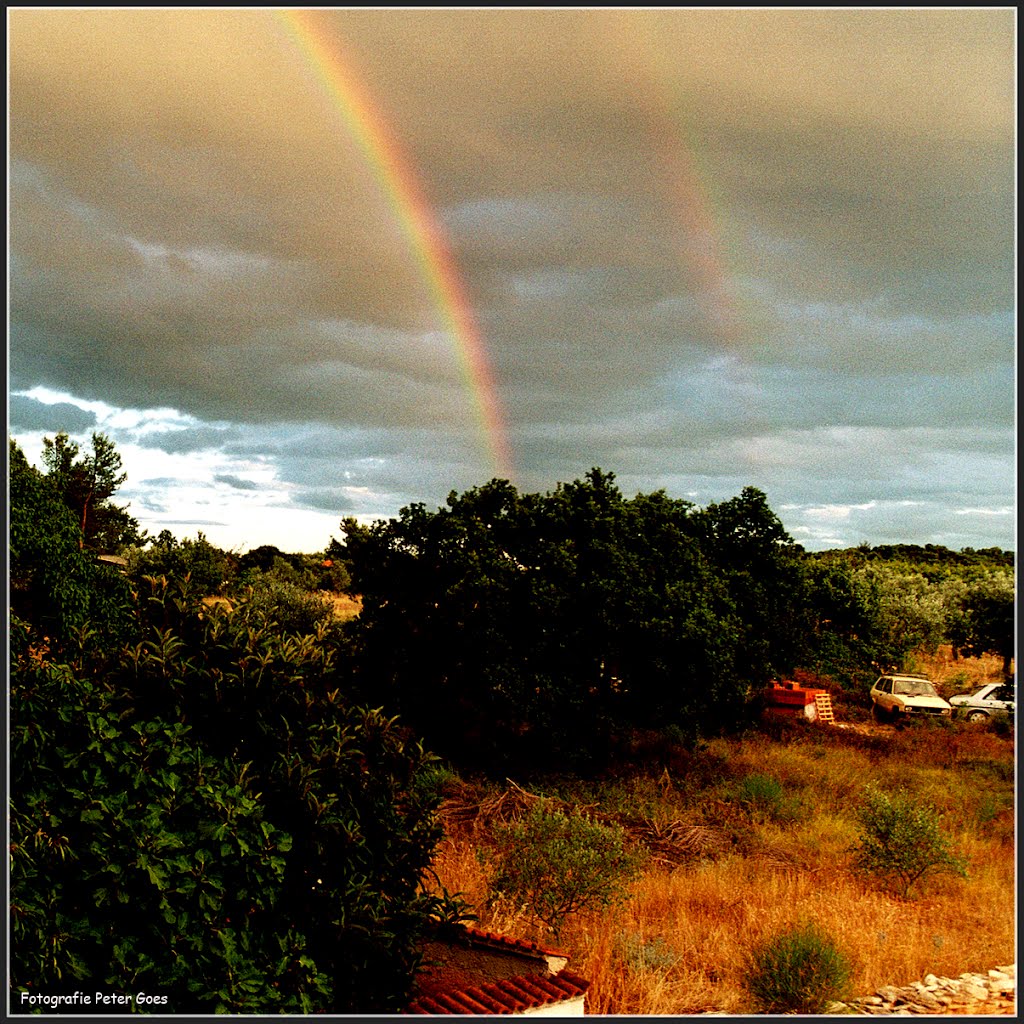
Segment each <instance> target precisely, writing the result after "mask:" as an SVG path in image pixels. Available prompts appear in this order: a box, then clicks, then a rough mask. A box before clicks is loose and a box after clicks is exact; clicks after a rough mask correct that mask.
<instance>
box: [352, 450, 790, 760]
mask: <svg viewBox="0 0 1024 1024" xmlns="http://www.w3.org/2000/svg"><path fill="white" fill-rule="evenodd" d="M730 517H731V518H730ZM745 517H748V518H746V519H745ZM727 519H729V522H726V520H727ZM342 528H343V530H344V531H345V543H344V545H343V546H340V545H339V550H338V552H337V553H338V554H339V556H340V557H342V558H344V559H345V560H346V561H347V562H348V564H349V565H350V568H351V572H352V576H353V587H354V589H355V590H356V591H357V592H359V593H360V594H361V595H362V597H363V610H362V613H361V614H360V616H359V619H358V620H356V622H355V623H353V626H352V629H353V630H354V639H355V643H356V646H357V648H358V649H359V652H360V657H359V660H358V662H357V665H356V668H357V675H356V679H355V680H354V685H356V686H357V688H360V687H361V688H362V689H361V692H362V693H364V694H366V695H369V694H373V695H374V699H375V700H377V699H380V700H383V701H386V702H387V706H389V707H391V708H392V709H393V710H394V711H396V712H398V713H400V714H401V715H402V716H403V718H405V719H406V720H407V721H410V722H412V723H414V724H415V726H416V728H417V729H419V730H420V731H421V733H422V734H423V735H424V736H425V737H427V738H428V740H429V742H430V744H431V746H432V747H433V748H434V749H437V750H439V752H441V753H443V754H445V755H447V756H449V757H455V758H458V759H460V760H466V759H467V758H470V759H471V758H473V757H474V756H476V757H477V758H479V759H482V760H483V761H484V762H486V764H487V765H489V766H490V767H492V768H499V767H501V766H502V765H505V766H507V765H508V764H510V763H515V764H517V765H522V764H524V763H526V762H533V763H542V762H550V761H551V760H553V759H557V760H558V761H559V762H560V763H561V764H563V765H564V764H567V763H572V764H575V765H577V766H584V765H586V764H596V763H599V762H601V761H602V760H604V759H606V758H607V756H608V754H609V753H610V751H611V748H612V745H613V744H614V742H615V740H616V738H617V736H621V735H625V734H628V732H629V731H630V730H631V729H634V728H636V727H638V726H644V727H651V726H654V727H663V726H667V725H670V724H675V725H678V726H679V727H680V728H682V729H684V730H685V731H688V732H689V733H691V734H694V733H697V732H708V733H710V732H715V731H718V730H720V729H722V728H728V727H732V726H734V725H736V724H737V723H738V722H739V721H742V720H743V719H744V717H745V715H746V713H747V711H746V708H747V702H746V698H747V693H748V690H749V688H750V686H751V685H752V684H753V685H755V686H756V685H757V682H758V681H759V680H761V679H762V677H763V676H764V675H765V673H767V672H769V671H770V669H771V667H772V666H775V665H780V664H784V663H786V661H787V660H788V659H789V658H791V656H792V650H791V647H792V635H793V633H794V631H795V626H794V622H795V617H796V614H797V613H796V611H794V604H795V603H796V602H798V601H799V600H800V599H801V596H802V592H801V591H800V588H799V586H798V584H799V582H800V579H801V576H800V573H799V565H795V564H794V559H793V556H792V555H791V551H790V546H789V545H787V539H786V538H785V535H784V532H783V531H782V530H781V526H779V524H778V521H777V520H775V519H774V517H773V516H771V514H770V512H769V511H768V510H767V508H766V505H765V504H764V502H763V496H762V497H761V498H758V497H757V495H755V494H753V493H751V494H749V495H746V496H745V498H744V501H743V502H742V503H740V504H738V505H736V506H735V507H729V508H727V509H722V510H720V511H719V512H717V513H715V514H714V515H712V516H711V517H702V516H700V515H698V514H697V513H695V512H694V510H693V507H692V506H691V505H690V504H689V503H688V502H685V501H680V500H677V499H671V498H669V497H668V496H667V495H666V494H664V492H656V493H654V494H649V495H637V496H636V497H635V498H633V499H627V498H625V497H624V496H623V495H622V493H621V492H620V491H619V489H618V488H617V487H616V486H615V483H614V477H613V475H612V474H609V473H604V472H602V471H601V470H600V469H593V470H591V471H590V473H588V474H587V476H586V478H585V479H584V480H578V481H574V482H573V483H570V484H560V485H559V486H558V487H557V488H556V490H555V491H554V492H551V493H548V494H519V493H518V492H517V491H516V489H515V488H514V487H513V486H512V485H511V484H510V483H509V482H508V481H504V480H492V481H491V482H490V483H488V484H486V485H484V486H483V487H478V488H473V489H472V490H470V491H467V492H465V493H464V494H461V495H459V494H456V493H454V492H453V493H452V494H450V495H449V496H448V503H447V506H446V507H443V508H439V509H437V511H436V512H431V511H428V510H427V508H426V507H425V506H424V505H422V504H417V505H411V506H408V507H407V508H404V509H402V511H401V513H400V515H399V517H398V518H397V519H394V520H388V521H379V522H377V523H374V524H373V525H372V526H360V525H359V524H357V523H356V522H354V521H353V520H345V521H344V522H343V523H342ZM744 531H745V534H746V536H747V541H748V543H747V548H746V550H745V551H742V550H740V547H741V545H740V543H739V540H738V538H739V537H740V535H741V534H743V533H744ZM729 544H732V545H733V548H734V550H730V549H729V547H728V546H729ZM773 574H774V575H773ZM744 586H747V587H754V586H756V587H757V588H759V589H758V590H757V593H758V594H759V595H760V596H761V601H760V603H759V604H758V605H757V606H756V607H755V606H754V601H753V599H752V598H750V597H748V596H747V595H745V594H744V592H743V587H744ZM773 588H777V591H778V592H776V590H773ZM741 608H742V609H744V610H745V612H744V613H741V611H740V609H741ZM743 614H747V615H748V616H749V619H750V622H747V621H745V620H744V619H743ZM367 699H368V698H367ZM581 737H586V740H585V741H584V742H581Z"/></svg>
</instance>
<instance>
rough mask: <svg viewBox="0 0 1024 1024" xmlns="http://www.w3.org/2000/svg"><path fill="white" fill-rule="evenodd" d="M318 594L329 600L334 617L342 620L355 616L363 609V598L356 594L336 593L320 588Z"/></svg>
mask: <svg viewBox="0 0 1024 1024" xmlns="http://www.w3.org/2000/svg"><path fill="white" fill-rule="evenodd" d="M320 594H321V596H322V597H325V598H327V599H328V600H329V601H330V602H331V606H332V607H333V608H334V617H335V618H336V619H340V620H341V621H342V622H347V621H348V620H349V619H354V618H356V616H357V615H359V613H360V612H361V611H362V610H363V599H362V598H361V597H360V596H359V595H358V594H338V593H334V592H328V591H326V590H322V591H321V592H320Z"/></svg>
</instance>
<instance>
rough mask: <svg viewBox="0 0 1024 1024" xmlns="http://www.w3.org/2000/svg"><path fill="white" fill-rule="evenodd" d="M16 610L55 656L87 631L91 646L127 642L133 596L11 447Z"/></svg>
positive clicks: (50, 487) (47, 483)
mask: <svg viewBox="0 0 1024 1024" xmlns="http://www.w3.org/2000/svg"><path fill="white" fill-rule="evenodd" d="M8 500H9V510H10V526H9V533H8V537H9V543H10V602H11V611H12V613H13V614H14V615H16V616H17V617H18V618H19V619H20V620H22V621H23V622H24V624H25V625H27V626H30V627H33V628H34V630H35V632H36V634H37V637H36V639H37V642H39V641H42V642H45V643H46V644H47V645H49V647H50V649H51V650H53V651H60V650H61V649H63V647H64V646H65V645H66V644H69V643H72V642H74V640H75V638H76V637H78V636H79V635H80V634H82V632H83V631H87V632H88V638H89V640H88V642H90V643H95V642H99V641H102V640H107V641H111V642H112V641H114V640H117V639H127V637H128V636H129V635H130V633H131V629H132V624H131V621H130V614H131V613H130V606H131V594H130V591H129V588H128V585H127V583H126V581H125V580H124V579H123V578H122V577H121V576H120V575H119V574H118V573H117V572H115V571H113V570H111V569H109V568H107V567H105V566H102V565H99V564H97V563H96V560H95V558H94V556H93V554H92V553H91V552H88V551H84V550H83V549H82V545H81V531H80V530H79V527H78V523H77V522H76V521H75V518H74V515H73V514H72V512H71V510H70V509H69V508H68V507H67V505H66V503H65V502H64V501H63V499H62V498H61V496H60V494H59V493H58V491H57V489H56V487H55V486H54V484H53V481H52V480H50V479H49V478H48V477H46V476H44V475H43V474H42V473H40V472H39V471H38V470H37V469H35V468H34V467H32V466H30V465H29V464H28V461H27V460H26V458H25V455H24V453H23V452H22V451H21V449H20V448H19V447H18V445H17V444H15V442H14V441H11V442H10V463H9V499H8Z"/></svg>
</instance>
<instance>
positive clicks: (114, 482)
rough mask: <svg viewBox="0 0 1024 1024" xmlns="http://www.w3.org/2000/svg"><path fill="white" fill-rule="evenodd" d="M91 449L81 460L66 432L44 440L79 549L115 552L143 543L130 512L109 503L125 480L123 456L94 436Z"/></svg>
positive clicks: (49, 473) (47, 462)
mask: <svg viewBox="0 0 1024 1024" xmlns="http://www.w3.org/2000/svg"><path fill="white" fill-rule="evenodd" d="M91 444H92V448H91V451H90V452H88V453H87V454H85V455H84V456H82V457H81V458H80V457H79V456H80V449H79V446H78V444H77V443H76V442H74V441H72V440H70V438H69V437H68V435H67V434H66V433H64V432H63V431H62V432H61V433H59V434H57V436H56V437H55V438H52V439H51V438H49V437H46V438H43V456H42V458H43V464H44V466H45V467H46V471H47V473H46V475H47V477H48V478H49V479H50V481H51V482H52V483H53V485H54V487H55V488H56V490H57V493H58V494H60V496H61V498H62V499H63V500H64V503H65V504H66V505H67V506H68V508H69V509H71V511H72V512H73V513H74V514H75V517H76V520H77V522H78V526H79V531H80V537H79V546H80V547H82V548H88V549H90V550H94V551H107V552H112V551H117V550H119V549H120V548H121V547H123V546H125V545H128V544H138V543H141V542H142V540H143V537H142V535H141V534H140V533H139V524H138V522H137V521H136V520H135V519H134V518H132V517H131V516H130V515H129V514H128V512H127V509H126V508H122V507H120V506H118V505H114V504H113V503H112V502H111V500H110V499H111V498H112V497H113V495H114V494H115V493H116V491H117V489H118V488H119V487H120V486H121V484H123V483H124V482H125V480H126V479H127V474H126V473H122V472H121V456H120V455H119V454H118V452H117V449H116V448H115V447H114V442H113V441H111V440H110V438H108V437H107V436H106V435H105V434H100V433H95V432H94V433H93V435H92V441H91Z"/></svg>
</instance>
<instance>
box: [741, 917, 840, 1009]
mask: <svg viewBox="0 0 1024 1024" xmlns="http://www.w3.org/2000/svg"><path fill="white" fill-rule="evenodd" d="M850 975H851V967H850V962H849V960H848V959H847V958H846V957H845V956H844V955H843V953H841V952H840V951H839V949H838V948H837V947H836V945H835V943H834V942H833V941H832V939H831V938H829V936H828V935H827V934H825V933H824V932H823V931H822V930H821V929H819V928H818V926H817V925H815V924H813V923H811V924H805V925H797V926H795V927H792V928H790V929H788V930H786V931H784V932H782V933H780V934H778V935H776V936H774V937H773V938H771V939H769V940H768V941H767V942H765V943H763V944H762V945H760V946H758V947H757V948H756V949H754V951H753V952H752V953H751V955H750V958H749V961H748V964H747V974H746V985H747V989H748V991H749V992H750V995H751V996H752V997H753V1000H754V1002H755V1003H756V1005H757V1008H758V1010H759V1011H760V1012H762V1013H811V1014H819V1013H823V1012H824V1011H825V1009H826V1008H827V1006H828V1004H829V1003H830V1002H833V1001H835V1000H839V999H842V998H843V997H844V996H845V995H846V994H847V989H848V987H849V982H850Z"/></svg>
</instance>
